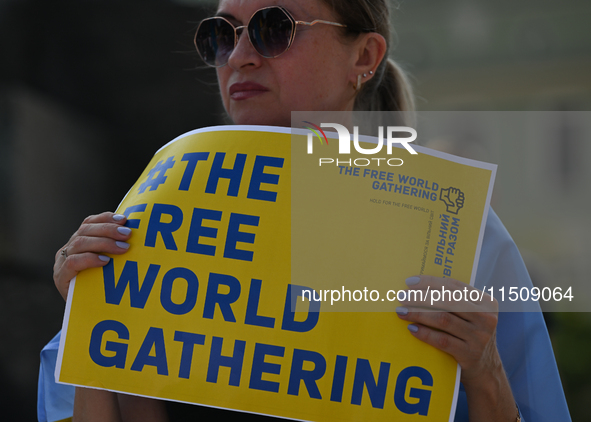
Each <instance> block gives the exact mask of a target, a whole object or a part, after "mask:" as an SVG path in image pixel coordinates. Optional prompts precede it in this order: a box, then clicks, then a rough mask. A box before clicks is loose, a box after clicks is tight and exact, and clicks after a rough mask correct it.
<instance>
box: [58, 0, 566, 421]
mask: <svg viewBox="0 0 591 422" xmlns="http://www.w3.org/2000/svg"><path fill="white" fill-rule="evenodd" d="M270 6H280V7H281V8H278V7H270ZM253 15H254V17H253ZM217 16H219V17H223V19H219V18H218V19H216V20H206V21H204V23H202V25H201V28H200V31H198V34H197V36H196V44H197V47H198V50H199V53H200V55H201V56H202V58H203V59H204V61H206V63H208V64H209V65H212V66H215V67H216V68H217V75H218V81H219V85H220V92H221V96H222V100H223V104H224V107H225V109H226V111H227V113H228V115H229V116H230V117H231V119H232V120H233V122H234V123H236V124H241V125H247V124H255V125H274V126H290V125H291V111H292V110H318V111H322V110H336V111H353V110H397V111H409V110H412V108H413V99H412V98H413V97H412V93H411V91H410V89H409V86H408V83H407V81H406V78H405V76H404V74H403V73H402V72H401V71H400V70H399V69H398V68H397V67H396V66H395V65H394V63H393V62H391V61H389V60H387V59H386V58H387V56H388V40H389V38H390V28H389V14H388V7H387V3H386V1H384V0H332V1H331V0H306V1H304V0H281V1H275V2H270V1H269V0H248V1H240V0H221V1H220V4H219V7H218V13H217ZM290 16H292V17H293V19H295V20H296V21H298V23H296V24H295V25H294V24H293V22H292V21H291V18H290ZM251 18H252V21H251ZM317 20H318V21H317ZM290 21H291V23H290ZM315 21H317V22H315ZM269 22H271V23H273V22H274V23H273V25H276V27H273V28H272V30H269V27H268V25H270V23H269ZM278 22H279V23H278ZM314 22H315V23H314ZM312 23H313V24H312ZM229 24H231V25H232V26H234V27H239V29H238V30H237V39H236V44H235V46H234V48H232V42H231V41H230V43H229V44H228V40H227V38H228V37H230V39H231V38H232V37H233V30H232V29H231V27H230V26H229ZM290 25H291V26H290ZM243 26H248V28H244V27H243ZM291 27H293V28H296V36H295V38H293V40H292V41H291V43H290V42H289V37H287V39H286V37H285V34H282V33H281V32H282V31H288V30H289V28H291ZM286 28H287V29H286ZM265 30H269V32H268V33H266V37H263V36H261V32H264V31H265ZM250 31H252V33H250ZM244 32H249V36H247V35H246V34H244ZM212 33H215V34H217V36H218V38H217V39H216V40H213V41H215V42H212V39H211V34H212ZM276 34H279V35H276ZM264 35H265V34H264ZM272 35H276V36H277V38H269V37H271V36H272ZM224 42H225V44H224ZM224 47H227V48H225V49H224ZM124 223H125V217H123V216H121V215H114V214H112V213H103V214H100V215H96V216H91V217H88V218H87V219H86V220H85V221H84V222H83V223H82V225H81V226H80V228H79V230H78V231H77V232H76V233H75V234H74V235H73V236H72V238H71V239H70V240H69V242H68V243H67V244H66V245H65V246H64V247H63V248H62V249H60V251H58V253H57V254H56V262H55V266H54V280H55V284H56V286H57V288H58V290H59V291H60V293H61V294H62V296H63V297H64V298H66V296H67V291H68V286H69V281H70V280H71V279H72V278H73V277H74V276H75V275H76V274H77V273H78V272H79V271H82V270H84V269H86V268H91V267H99V266H103V265H106V263H107V262H108V261H109V258H108V257H107V256H106V255H105V254H123V253H125V251H126V250H127V248H128V247H129V245H128V244H127V243H126V240H127V239H129V237H130V236H131V230H129V229H128V228H126V227H123V225H124ZM524 271H525V270H524V267H523V263H522V261H521V260H520V258H519V257H518V252H517V250H516V247H515V245H514V244H513V243H512V241H511V240H510V237H509V236H508V234H507V233H506V232H505V231H504V228H503V227H502V224H501V223H500V222H499V220H498V218H497V217H496V215H495V214H494V213H493V212H492V211H491V215H490V216H489V221H488V223H487V231H486V233H485V238H484V245H483V251H482V257H481V264H480V266H479V272H478V276H477V280H478V281H477V284H478V283H479V284H480V285H489V286H490V285H491V284H493V283H498V282H499V281H500V282H502V281H503V279H504V278H513V279H515V278H519V279H520V280H523V281H522V283H525V285H527V283H530V282H529V278H528V276H527V273H525V272H524ZM408 284H409V285H413V287H414V288H426V287H427V286H430V287H435V286H441V285H445V286H446V287H447V288H454V287H458V288H459V287H462V288H463V287H464V284H460V283H459V282H456V281H455V280H449V279H439V278H435V277H427V276H422V277H420V278H419V277H414V278H411V279H409V280H408ZM398 314H399V317H400V318H401V319H403V320H406V321H408V322H410V323H411V324H410V325H409V332H410V334H409V335H413V336H415V337H416V338H418V339H419V340H422V341H424V342H426V343H428V344H430V345H432V346H433V347H436V348H438V349H441V350H443V351H445V352H447V353H449V354H451V355H452V356H453V357H454V358H455V359H456V360H457V361H458V363H459V365H460V366H461V368H462V375H461V382H462V389H461V391H462V393H461V395H460V401H459V404H458V413H457V415H456V420H457V421H467V420H470V421H478V422H485V421H495V422H499V421H507V422H513V421H516V420H520V418H521V416H522V415H523V419H521V420H527V421H531V420H535V421H539V420H553V421H555V420H561V421H564V420H570V417H569V416H568V410H567V409H566V404H565V402H564V396H563V393H562V388H561V386H560V380H559V379H558V375H557V371H556V365H555V362H554V359H553V355H552V351H551V348H550V346H549V341H548V338H547V332H546V331H545V327H544V326H543V322H542V321H541V315H539V314H532V315H526V314H523V313H521V314H512V315H509V314H504V313H502V314H500V315H499V314H498V312H497V308H496V304H495V307H494V309H480V310H477V312H470V313H462V312H454V311H453V310H451V309H450V310H448V311H447V312H426V313H420V312H416V308H413V307H412V304H408V305H407V306H405V307H402V308H399V309H398ZM497 324H498V327H499V339H500V340H499V341H500V342H501V343H502V344H501V350H502V352H503V356H501V355H500V353H499V347H498V345H497ZM540 324H541V325H540ZM516 326H519V327H520V328H521V329H523V330H524V331H526V330H527V331H529V330H535V332H536V333H541V334H539V336H538V337H536V338H535V339H533V341H534V342H535V343H534V344H527V342H526V343H523V341H524V340H523V339H524V337H523V336H522V335H520V334H519V332H518V331H516V328H515V327H516ZM519 342H521V343H519ZM518 343H519V344H520V346H518V350H517V353H513V354H512V353H511V350H508V349H509V348H510V347H511V346H517V345H518ZM534 345H535V347H536V353H535V354H531V355H530V353H531V351H532V350H534V349H533V347H534ZM532 356H535V357H536V359H540V360H541V362H540V365H544V366H550V376H549V377H547V379H545V380H544V382H545V387H547V388H546V389H545V390H546V391H545V392H541V391H538V390H536V388H537V389H541V388H540V385H539V384H540V382H541V381H542V379H541V378H535V376H533V375H532V371H535V369H534V368H531V369H528V368H525V367H524V365H525V359H526V357H527V358H531V357H532ZM507 362H508V363H509V364H510V367H509V372H510V373H509V375H510V376H511V381H510V380H509V379H508V378H507V375H506V371H505V368H504V366H503V365H504V364H505V365H507ZM546 369H547V368H546ZM512 388H513V389H512ZM516 397H517V400H516ZM549 397H550V398H549ZM516 403H517V406H516ZM519 407H520V408H521V410H522V412H521V414H520V412H519V410H518V408H519ZM74 417H75V420H76V421H78V420H80V421H91V420H125V421H127V420H142V421H151V420H154V421H156V420H166V413H165V410H164V408H163V405H162V402H159V401H156V400H149V399H143V398H139V397H132V396H126V395H117V394H114V393H110V392H107V391H98V390H91V389H84V388H77V389H76V395H75V405H74ZM237 417H238V416H237ZM542 418H547V419H542Z"/></svg>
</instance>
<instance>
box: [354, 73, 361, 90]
mask: <svg viewBox="0 0 591 422" xmlns="http://www.w3.org/2000/svg"><path fill="white" fill-rule="evenodd" d="M354 88H355V91H359V90H360V89H361V74H359V75H357V85H355V86H354Z"/></svg>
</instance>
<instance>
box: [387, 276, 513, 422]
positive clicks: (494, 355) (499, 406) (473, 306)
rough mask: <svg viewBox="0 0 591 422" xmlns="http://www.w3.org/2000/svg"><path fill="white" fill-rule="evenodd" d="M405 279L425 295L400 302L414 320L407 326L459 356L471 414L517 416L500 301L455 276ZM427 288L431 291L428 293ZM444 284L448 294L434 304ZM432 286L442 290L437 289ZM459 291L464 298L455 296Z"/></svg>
mask: <svg viewBox="0 0 591 422" xmlns="http://www.w3.org/2000/svg"><path fill="white" fill-rule="evenodd" d="M406 282H407V285H408V286H409V288H410V289H412V290H420V291H421V292H423V295H422V299H423V300H412V301H406V302H402V303H401V304H402V306H401V307H399V308H397V310H396V312H397V313H398V316H399V318H401V319H403V320H405V321H410V322H412V323H413V324H410V325H409V326H408V328H409V330H410V332H411V333H412V335H413V336H415V337H416V338H418V339H419V340H421V341H424V342H425V343H427V344H430V345H431V346H433V347H435V348H437V349H439V350H442V351H444V352H446V353H449V354H450V355H451V356H453V357H454V359H455V360H456V361H457V362H458V364H459V365H460V367H461V368H462V375H461V379H460V380H461V381H462V384H463V385H464V388H465V390H466V395H467V398H468V411H469V414H470V420H475V421H488V420H490V421H511V422H512V421H515V420H516V414H517V413H516V408H515V401H514V399H513V394H512V392H511V387H510V385H509V382H508V380H507V376H506V375H505V371H504V369H503V364H502V362H501V358H500V356H499V352H498V349H497V343H496V327H497V320H498V302H497V301H496V300H495V299H492V298H491V297H490V296H489V295H487V294H486V293H483V292H482V291H480V290H478V289H475V288H474V287H471V286H469V285H467V284H465V283H462V282H460V281H458V280H454V279H449V278H439V277H431V276H420V277H411V278H409V279H407V281H406ZM427 289H429V291H430V293H429V295H428V297H425V296H426V295H425V294H426V292H427ZM443 289H445V290H446V291H447V292H449V294H448V293H446V294H445V296H443V295H442V297H441V299H443V300H439V301H437V302H433V304H431V298H432V297H437V296H438V294H439V293H441V292H442V291H443ZM434 291H438V293H437V294H435V295H433V292H434ZM454 292H456V295H455V296H454ZM470 292H472V295H470ZM460 293H461V295H460ZM481 295H482V300H475V301H473V300H470V296H472V299H475V298H480V297H481ZM420 297H421V295H415V296H411V298H412V299H415V298H417V299H419V298H420ZM454 297H455V298H456V299H454ZM460 297H461V299H462V300H457V299H458V298H460ZM450 298H451V300H450ZM465 299H467V300H465Z"/></svg>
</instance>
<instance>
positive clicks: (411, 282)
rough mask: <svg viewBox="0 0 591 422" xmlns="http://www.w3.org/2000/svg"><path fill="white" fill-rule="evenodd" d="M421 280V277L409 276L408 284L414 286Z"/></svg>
mask: <svg viewBox="0 0 591 422" xmlns="http://www.w3.org/2000/svg"><path fill="white" fill-rule="evenodd" d="M419 281H421V278H420V277H409V278H407V279H406V285H407V286H414V285H415V284H419Z"/></svg>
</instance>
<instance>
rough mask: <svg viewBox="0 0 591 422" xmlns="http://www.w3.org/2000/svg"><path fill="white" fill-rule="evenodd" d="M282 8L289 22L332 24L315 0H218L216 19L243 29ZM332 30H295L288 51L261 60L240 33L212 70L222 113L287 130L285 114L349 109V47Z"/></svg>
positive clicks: (351, 94)
mask: <svg viewBox="0 0 591 422" xmlns="http://www.w3.org/2000/svg"><path fill="white" fill-rule="evenodd" d="M274 5H278V6H283V7H284V8H285V9H287V10H288V11H289V12H290V13H291V15H292V16H293V17H294V19H295V20H301V21H305V22H310V21H313V20H315V19H323V20H327V21H330V22H338V18H336V17H335V16H334V15H333V13H332V11H331V10H330V8H328V7H327V6H326V5H325V4H324V3H322V2H321V1H320V0H305V1H304V0H277V1H273V0H221V1H220V4H219V8H218V14H223V15H224V16H225V17H226V18H227V19H228V20H229V21H230V22H232V23H233V24H234V25H235V26H240V25H247V24H248V20H249V19H250V17H251V16H252V15H253V13H254V12H256V11H257V10H259V9H261V8H263V7H267V6H274ZM339 31H340V29H339V28H338V27H335V26H332V25H325V24H317V25H314V26H312V27H307V26H303V25H297V29H296V36H295V39H294V41H293V44H292V45H291V48H290V49H289V50H288V51H286V52H285V53H283V54H282V55H281V56H279V57H277V58H273V59H267V58H264V57H262V56H260V55H259V54H258V53H257V52H256V51H255V50H254V48H253V47H252V45H251V44H250V41H249V40H248V35H247V34H246V31H243V32H242V34H241V35H240V37H239V39H238V44H237V45H236V48H235V49H234V51H233V52H232V54H231V56H230V58H229V60H228V64H227V65H226V66H224V67H221V68H218V69H217V74H218V81H219V85H220V92H221V95H222V100H223V103H224V107H225V108H226V111H227V112H228V114H229V115H230V117H231V118H232V120H233V121H234V123H235V124H249V125H273V126H288V127H289V126H291V111H316V110H318V111H322V110H335V111H342V110H352V109H353V103H354V98H355V97H354V96H355V90H354V88H353V83H352V82H353V81H354V80H355V78H356V75H353V74H352V70H351V69H352V66H353V64H354V62H355V56H354V54H353V53H354V47H353V44H354V43H345V42H344V41H343V40H342V38H341V36H340V33H339Z"/></svg>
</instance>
